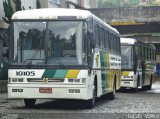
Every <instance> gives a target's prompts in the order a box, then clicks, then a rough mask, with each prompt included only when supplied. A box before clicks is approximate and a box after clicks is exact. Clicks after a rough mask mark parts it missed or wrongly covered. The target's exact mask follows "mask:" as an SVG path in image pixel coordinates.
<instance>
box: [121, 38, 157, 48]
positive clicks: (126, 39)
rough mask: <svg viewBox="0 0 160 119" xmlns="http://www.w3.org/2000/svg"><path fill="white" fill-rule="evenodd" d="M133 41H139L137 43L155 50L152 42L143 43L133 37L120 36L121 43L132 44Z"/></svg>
mask: <svg viewBox="0 0 160 119" xmlns="http://www.w3.org/2000/svg"><path fill="white" fill-rule="evenodd" d="M135 43H139V44H142V45H143V46H146V47H150V48H152V49H154V50H156V47H155V46H154V45H153V44H150V43H144V42H141V41H138V40H136V39H134V38H121V44H126V45H134V44H135Z"/></svg>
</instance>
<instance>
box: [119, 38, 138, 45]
mask: <svg viewBox="0 0 160 119" xmlns="http://www.w3.org/2000/svg"><path fill="white" fill-rule="evenodd" d="M136 42H137V40H136V39H133V38H121V44H129V45H133V44H135V43H136Z"/></svg>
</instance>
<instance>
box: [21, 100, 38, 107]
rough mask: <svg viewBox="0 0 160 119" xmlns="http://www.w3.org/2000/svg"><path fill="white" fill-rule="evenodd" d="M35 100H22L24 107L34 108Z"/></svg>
mask: <svg viewBox="0 0 160 119" xmlns="http://www.w3.org/2000/svg"><path fill="white" fill-rule="evenodd" d="M35 103H36V99H24V104H25V106H26V107H29V108H30V107H34V105H35Z"/></svg>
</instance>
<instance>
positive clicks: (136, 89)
mask: <svg viewBox="0 0 160 119" xmlns="http://www.w3.org/2000/svg"><path fill="white" fill-rule="evenodd" d="M138 86H139V76H138V78H137V86H136V87H135V88H133V91H134V92H137V91H138Z"/></svg>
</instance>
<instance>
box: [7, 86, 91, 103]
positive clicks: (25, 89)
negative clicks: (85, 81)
mask: <svg viewBox="0 0 160 119" xmlns="http://www.w3.org/2000/svg"><path fill="white" fill-rule="evenodd" d="M87 93H88V92H87V87H86V85H44V84H36V85H35V84H34V85H33V84H20V85H19V84H8V98H10V99H80V100H88V99H89V96H88V95H87Z"/></svg>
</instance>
